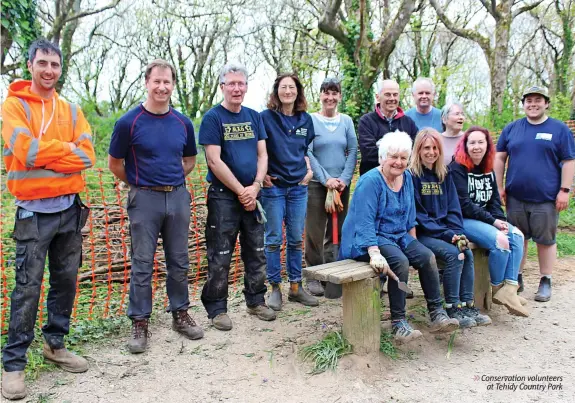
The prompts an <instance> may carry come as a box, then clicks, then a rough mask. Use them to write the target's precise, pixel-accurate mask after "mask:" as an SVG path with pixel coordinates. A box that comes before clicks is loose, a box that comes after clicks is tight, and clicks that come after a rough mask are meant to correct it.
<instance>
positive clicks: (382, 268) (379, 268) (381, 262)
mask: <svg viewBox="0 0 575 403" xmlns="http://www.w3.org/2000/svg"><path fill="white" fill-rule="evenodd" d="M367 253H369V265H370V266H371V268H372V269H373V271H375V272H376V273H384V274H386V273H387V272H389V271H391V270H390V268H389V264H388V263H387V260H385V258H384V257H383V256H381V252H380V251H379V249H375V248H374V249H371V250H368V252H367Z"/></svg>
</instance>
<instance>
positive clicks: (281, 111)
mask: <svg viewBox="0 0 575 403" xmlns="http://www.w3.org/2000/svg"><path fill="white" fill-rule="evenodd" d="M267 106H268V109H267V110H265V111H263V112H262V113H261V116H262V120H263V122H264V126H265V129H266V133H267V135H268V138H267V140H266V146H267V151H268V173H267V175H266V177H265V180H264V187H263V189H262V193H261V194H262V205H263V208H264V210H265V211H266V214H267V223H266V224H265V231H266V233H265V253H266V260H267V278H268V281H269V282H270V283H271V285H272V292H271V294H270V296H269V298H268V306H269V307H270V308H272V309H274V310H276V311H279V310H281V308H282V293H281V288H280V283H281V280H282V279H281V274H280V273H281V246H282V243H283V238H282V225H283V224H285V229H286V238H287V248H286V268H287V272H288V278H289V281H290V291H289V294H288V300H290V301H295V302H299V303H301V304H303V305H307V306H317V305H319V302H318V300H317V298H316V297H314V296H312V295H310V294H308V293H307V292H306V291H305V290H304V289H303V287H302V283H301V279H302V278H301V268H302V236H303V229H304V224H305V214H306V207H307V191H308V188H307V187H308V183H309V181H310V180H311V178H312V177H313V172H312V170H311V166H310V162H309V158H308V157H307V155H306V154H307V149H308V146H309V145H310V143H311V142H312V140H313V138H314V137H315V132H314V127H313V122H312V119H311V116H310V115H309V114H308V113H307V112H306V109H307V101H306V99H305V94H304V90H303V87H302V85H301V82H300V81H299V79H298V77H297V76H296V75H295V74H282V75H280V76H279V77H278V78H276V80H275V82H274V86H273V90H272V93H271V94H270V99H269V101H268V105H267Z"/></svg>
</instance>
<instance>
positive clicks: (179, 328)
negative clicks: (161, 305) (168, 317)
mask: <svg viewBox="0 0 575 403" xmlns="http://www.w3.org/2000/svg"><path fill="white" fill-rule="evenodd" d="M172 330H174V331H176V332H178V333H180V334H183V335H184V336H186V337H187V338H188V339H190V340H197V339H201V338H202V337H204V330H203V329H202V328H201V327H199V326H198V325H197V324H196V322H195V321H194V320H193V319H192V317H191V316H190V315H189V314H188V311H187V310H186V311H183V310H182V311H177V312H172Z"/></svg>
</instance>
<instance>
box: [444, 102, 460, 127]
mask: <svg viewBox="0 0 575 403" xmlns="http://www.w3.org/2000/svg"><path fill="white" fill-rule="evenodd" d="M454 106H459V107H460V108H461V110H462V111H463V110H464V109H463V105H461V104H460V103H459V102H448V103H446V104H445V105H444V106H443V108H441V126H442V127H443V131H445V130H446V129H447V125H446V124H445V123H444V120H447V116H449V113H450V112H451V110H452V109H453V107H454Z"/></svg>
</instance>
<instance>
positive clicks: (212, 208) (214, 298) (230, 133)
mask: <svg viewBox="0 0 575 403" xmlns="http://www.w3.org/2000/svg"><path fill="white" fill-rule="evenodd" d="M247 81H248V73H247V70H246V68H245V67H244V66H242V65H240V64H236V63H229V64H226V65H225V66H224V67H223V68H222V70H221V72H220V89H221V91H222V93H223V95H224V101H223V102H222V103H221V104H220V105H217V106H215V107H213V108H212V109H210V110H209V111H208V113H206V115H205V116H204V118H203V119H202V124H201V125H200V135H199V139H200V144H201V145H203V146H204V148H205V153H206V161H207V163H208V176H207V180H208V182H210V183H211V185H210V187H209V190H208V202H207V203H208V219H207V223H206V245H207V255H208V256H207V257H208V279H207V281H206V283H205V285H204V288H203V290H202V303H203V304H204V307H205V308H206V311H207V312H208V318H209V319H210V320H211V322H212V325H213V326H214V327H215V328H216V329H218V330H223V331H226V330H231V329H232V321H231V319H230V317H229V316H228V314H227V311H228V309H227V298H228V274H229V270H230V263H231V259H232V253H233V252H234V247H235V244H236V239H237V236H238V233H239V234H240V244H241V250H242V260H243V262H244V268H245V276H244V295H245V298H246V304H247V307H248V308H247V312H248V313H249V314H251V315H255V316H257V317H258V318H259V319H261V320H268V321H270V320H274V319H275V318H276V314H275V312H274V311H273V310H272V309H270V308H268V307H267V306H266V304H265V300H264V296H265V293H266V285H265V280H266V258H265V253H264V225H263V223H264V222H265V215H264V214H263V213H262V211H263V210H262V209H261V207H260V206H259V202H258V200H257V199H258V195H259V192H260V190H261V188H262V183H263V180H264V177H265V175H266V172H267V167H268V155H267V151H266V142H265V140H266V138H267V135H266V132H265V128H264V125H263V122H262V119H261V117H260V115H259V113H257V112H256V111H254V110H252V109H250V108H246V107H245V106H242V102H243V100H244V97H245V95H246V92H247Z"/></svg>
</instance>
